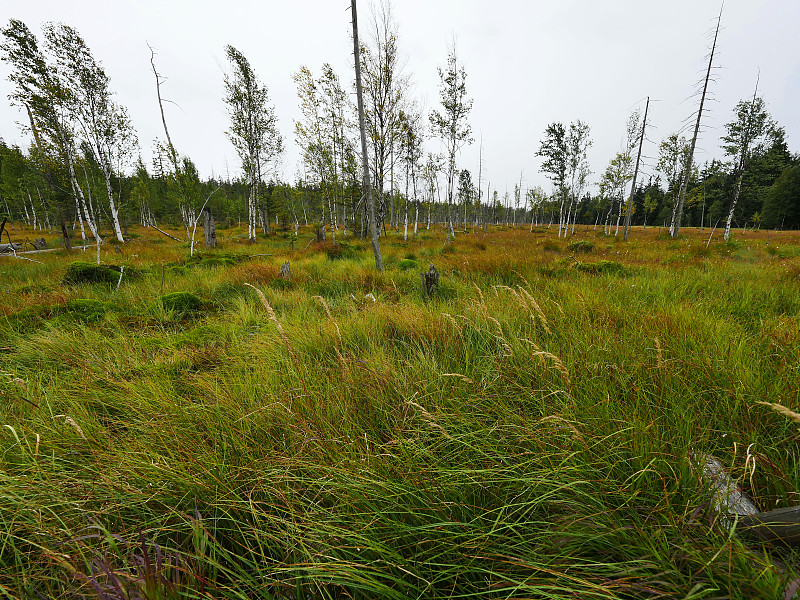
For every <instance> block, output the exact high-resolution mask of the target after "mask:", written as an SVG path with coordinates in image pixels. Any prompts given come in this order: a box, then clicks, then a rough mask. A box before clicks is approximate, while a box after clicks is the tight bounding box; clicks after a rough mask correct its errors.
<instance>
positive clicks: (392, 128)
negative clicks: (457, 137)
mask: <svg viewBox="0 0 800 600" xmlns="http://www.w3.org/2000/svg"><path fill="white" fill-rule="evenodd" d="M370 33H371V35H370V43H369V44H368V45H362V46H361V47H360V48H359V55H360V57H361V58H360V60H361V64H360V69H361V71H362V72H363V80H362V84H363V95H364V96H365V97H366V100H365V112H364V119H365V126H366V127H367V133H368V136H367V137H368V141H369V143H370V145H371V148H372V174H373V176H374V183H375V187H374V191H375V192H376V193H377V196H378V213H379V215H378V216H379V219H378V220H379V222H380V223H383V221H384V215H385V213H386V209H387V206H386V195H385V192H384V190H385V185H386V178H387V175H390V174H392V172H393V169H394V151H395V146H396V144H397V142H398V141H399V138H400V135H401V132H400V112H401V110H402V109H403V108H404V107H405V104H406V97H407V95H408V88H409V79H408V77H407V76H406V75H405V74H404V73H403V70H402V65H401V64H400V54H399V46H398V30H397V23H396V22H395V20H394V15H393V13H392V6H391V3H389V2H387V1H382V2H380V3H379V4H378V6H377V7H376V10H375V12H374V13H373V15H372V22H371V27H370ZM390 185H391V186H393V185H394V181H393V180H392V181H390ZM392 191H393V190H391V189H390V197H391V192H392Z"/></svg>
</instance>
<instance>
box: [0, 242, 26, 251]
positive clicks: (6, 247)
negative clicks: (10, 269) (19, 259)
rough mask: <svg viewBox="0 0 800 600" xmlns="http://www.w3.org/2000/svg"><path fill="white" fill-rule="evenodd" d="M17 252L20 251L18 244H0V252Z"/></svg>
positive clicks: (20, 246)
mask: <svg viewBox="0 0 800 600" xmlns="http://www.w3.org/2000/svg"><path fill="white" fill-rule="evenodd" d="M17 250H22V244H20V243H18V242H12V243H10V244H0V252H2V253H6V252H16V251H17Z"/></svg>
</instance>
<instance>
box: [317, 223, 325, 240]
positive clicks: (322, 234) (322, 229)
mask: <svg viewBox="0 0 800 600" xmlns="http://www.w3.org/2000/svg"><path fill="white" fill-rule="evenodd" d="M317 241H318V242H324V241H325V223H321V224H320V225H319V226H318V227H317Z"/></svg>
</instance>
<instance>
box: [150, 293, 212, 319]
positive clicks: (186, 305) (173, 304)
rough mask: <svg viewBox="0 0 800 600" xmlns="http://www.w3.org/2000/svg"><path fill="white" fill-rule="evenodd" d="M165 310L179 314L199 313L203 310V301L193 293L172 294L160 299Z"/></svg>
mask: <svg viewBox="0 0 800 600" xmlns="http://www.w3.org/2000/svg"><path fill="white" fill-rule="evenodd" d="M159 300H160V301H161V305H162V306H163V307H164V309H165V310H171V311H174V312H175V313H178V314H186V313H193V312H198V311H200V310H202V309H203V301H202V300H201V299H200V298H198V297H197V296H195V295H194V294H192V293H191V292H172V293H171V294H165V295H163V296H161V298H159Z"/></svg>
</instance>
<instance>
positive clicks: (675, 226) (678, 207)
mask: <svg viewBox="0 0 800 600" xmlns="http://www.w3.org/2000/svg"><path fill="white" fill-rule="evenodd" d="M721 22H722V8H720V9H719V17H717V29H716V31H715V32H714V42H713V44H712V45H711V54H710V55H709V57H708V69H706V79H705V82H704V83H703V94H702V96H700V108H699V109H698V111H697V121H695V124H694V135H693V136H692V142H691V144H690V145H689V155H688V156H687V157H686V165H685V166H684V169H683V178H682V179H681V187H680V191H679V192H678V199H677V201H676V202H675V207H674V209H673V211H672V224H671V226H670V235H671V236H672V237H673V238H676V237H678V233H679V232H680V229H681V219H682V218H683V205H684V203H685V201H686V188H687V187H689V177H691V174H692V162H693V160H694V147H695V146H696V145H697V134H698V133H699V132H700V119H701V118H702V117H703V105H704V104H705V101H706V92H707V91H708V82H709V80H710V79H711V65H712V63H713V62H714V51H715V50H716V49H717V36H718V35H719V25H720V23H721Z"/></svg>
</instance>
